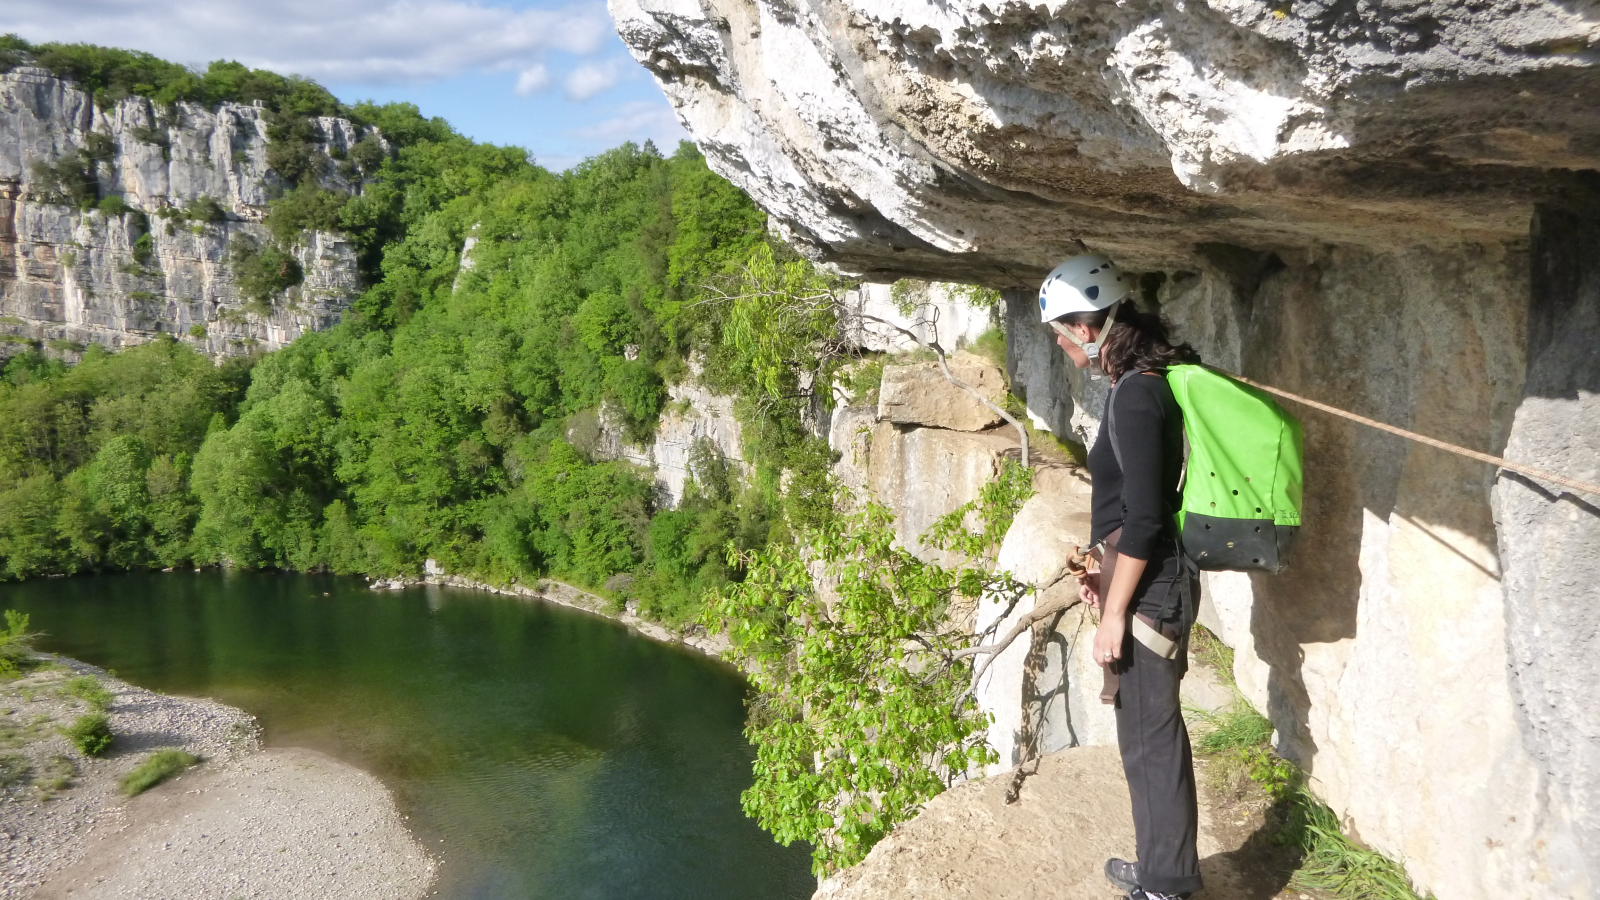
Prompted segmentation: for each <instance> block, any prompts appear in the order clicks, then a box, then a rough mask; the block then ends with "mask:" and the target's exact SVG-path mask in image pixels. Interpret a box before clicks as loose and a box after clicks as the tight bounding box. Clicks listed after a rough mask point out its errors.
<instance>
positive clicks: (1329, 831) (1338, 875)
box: [1290, 798, 1417, 900]
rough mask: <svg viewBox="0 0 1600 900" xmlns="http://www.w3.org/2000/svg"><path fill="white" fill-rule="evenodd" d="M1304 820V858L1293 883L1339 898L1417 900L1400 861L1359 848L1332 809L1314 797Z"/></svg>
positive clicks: (1300, 888)
mask: <svg viewBox="0 0 1600 900" xmlns="http://www.w3.org/2000/svg"><path fill="white" fill-rule="evenodd" d="M1305 810H1306V815H1305V819H1304V822H1303V828H1304V841H1303V843H1302V846H1303V847H1304V848H1305V850H1306V856H1305V859H1304V860H1303V861H1302V862H1301V864H1300V868H1299V870H1298V871H1296V872H1295V873H1294V878H1293V879H1292V880H1291V881H1290V886H1291V887H1293V888H1295V889H1296V890H1300V891H1312V892H1316V893H1320V894H1327V895H1332V896H1334V897H1339V898H1359V900H1415V898H1416V896H1417V895H1416V892H1415V891H1413V890H1412V889H1411V881H1410V880H1409V879H1407V878H1406V873H1405V870H1404V869H1402V868H1401V867H1400V864H1399V863H1397V862H1395V861H1394V860H1392V859H1389V858H1388V857H1386V856H1384V855H1383V854H1381V853H1376V852H1374V851H1372V850H1368V849H1366V848H1364V847H1358V846H1356V845H1355V844H1354V843H1352V842H1351V841H1350V839H1349V838H1347V837H1345V836H1344V833H1343V832H1342V831H1341V830H1340V829H1339V820H1338V819H1336V818H1335V817H1334V815H1333V810H1331V809H1328V807H1326V806H1323V805H1322V804H1321V803H1320V802H1317V801H1316V800H1315V799H1314V798H1311V799H1310V800H1309V802H1308V803H1307V804H1306V806H1305Z"/></svg>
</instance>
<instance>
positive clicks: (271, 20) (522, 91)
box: [0, 0, 688, 170]
mask: <svg viewBox="0 0 1600 900" xmlns="http://www.w3.org/2000/svg"><path fill="white" fill-rule="evenodd" d="M6 32H15V33H16V34H18V35H20V36H22V37H23V38H24V39H26V40H28V41H31V42H34V43H43V42H45V41H68V42H83V43H91V44H103V45H106V46H111V47H122V48H125V49H130V50H143V51H146V52H148V53H153V54H155V55H157V56H160V57H162V58H164V59H169V60H172V61H173V62H179V63H183V64H185V65H193V66H199V67H204V66H205V64H206V63H208V62H210V61H211V60H214V59H233V60H238V61H239V62H242V63H244V64H246V65H248V66H251V67H254V68H261V69H270V70H272V71H274V72H279V73H282V74H285V75H290V74H293V75H303V76H305V77H307V78H312V79H315V80H316V81H318V82H320V83H321V84H322V85H323V86H325V87H327V88H328V89H329V90H330V91H332V92H333V93H334V95H335V96H337V97H338V98H339V99H340V100H343V101H345V102H347V103H354V102H357V101H360V100H376V101H378V102H380V103H381V102H387V101H400V100H403V101H406V102H410V103H415V104H416V105H417V106H418V107H420V108H421V110H422V112H423V114H424V115H429V116H443V117H444V118H445V119H446V120H448V121H449V122H450V124H451V125H452V126H454V127H455V129H456V130H457V131H459V132H461V133H462V134H464V135H466V136H468V137H470V138H472V139H474V140H478V141H487V142H491V143H496V144H515V145H517V146H520V147H524V148H526V149H528V150H529V151H531V152H532V153H533V155H534V157H535V158H536V159H537V160H538V161H539V163H540V164H541V165H543V166H546V167H548V168H551V169H558V170H559V169H565V168H567V167H569V166H571V165H573V164H574V163H577V162H578V161H580V160H582V159H583V158H585V157H587V156H591V155H593V154H595V153H598V152H599V151H601V150H604V149H606V148H608V147H614V146H616V145H617V144H620V143H622V142H623V141H627V140H632V141H636V142H640V143H642V142H644V141H645V140H653V141H655V143H656V146H657V147H659V148H661V150H662V151H663V152H665V153H670V152H671V151H672V149H673V148H674V147H676V146H677V144H678V141H680V140H683V139H685V138H687V137H688V135H687V134H685V133H684V131H683V128H682V127H681V126H680V125H679V124H678V121H677V118H676V117H675V116H674V115H673V113H672V108H671V106H669V105H668V103H667V100H666V97H665V96H663V95H662V93H661V89H660V88H659V87H657V86H656V84H655V82H654V81H653V80H651V78H650V76H649V74H648V73H647V72H645V70H644V69H643V68H642V67H641V66H639V65H638V64H637V63H635V62H634V61H633V58H632V57H631V56H629V55H628V51H627V49H626V48H625V47H624V46H623V44H622V41H621V40H620V39H619V38H618V37H617V35H616V31H615V30H614V29H613V28H612V25H611V18H610V16H609V15H607V13H606V8H605V3H604V2H603V0H579V2H571V3H569V2H560V0H155V2H151V0H0V33H6Z"/></svg>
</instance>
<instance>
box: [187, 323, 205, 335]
mask: <svg viewBox="0 0 1600 900" xmlns="http://www.w3.org/2000/svg"><path fill="white" fill-rule="evenodd" d="M205 336H206V326H204V325H202V324H200V323H199V322H196V323H195V324H193V325H190V326H189V337H192V338H196V339H199V338H203V337H205Z"/></svg>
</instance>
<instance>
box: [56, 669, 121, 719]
mask: <svg viewBox="0 0 1600 900" xmlns="http://www.w3.org/2000/svg"><path fill="white" fill-rule="evenodd" d="M66 691H67V693H68V694H70V695H72V696H74V697H77V698H78V699H79V700H82V701H83V702H85V703H87V704H89V708H90V709H92V710H94V711H95V712H105V711H106V710H107V709H108V708H109V707H110V706H111V692H110V691H108V690H106V686H105V685H103V684H101V683H100V679H98V678H96V677H94V676H93V675H79V676H78V677H77V678H73V679H71V680H69V681H68V682H67V687H66Z"/></svg>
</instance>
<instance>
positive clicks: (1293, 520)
mask: <svg viewBox="0 0 1600 900" xmlns="http://www.w3.org/2000/svg"><path fill="white" fill-rule="evenodd" d="M1130 374H1131V373H1130ZM1123 381H1126V378H1123V379H1120V380H1119V381H1118V383H1119V384H1121V383H1122V382H1123ZM1167 384H1168V385H1169V386H1170V387H1171V388H1172V396H1173V397H1174V398H1175V399H1176V400H1177V401H1178V407H1179V408H1180V409H1182V410H1183V432H1184V443H1185V449H1184V455H1185V461H1184V474H1183V477H1182V479H1181V481H1180V486H1181V488H1182V494H1183V498H1182V505H1181V506H1180V507H1179V509H1178V510H1177V514H1176V515H1177V525H1178V534H1179V539H1180V541H1181V543H1182V549H1183V552H1184V555H1186V556H1187V557H1188V558H1189V559H1190V560H1191V561H1192V562H1193V563H1194V564H1195V565H1196V566H1198V567H1199V568H1201V569H1206V570H1213V571H1214V570H1219V569H1237V570H1250V569H1259V570H1265V571H1267V572H1277V571H1279V570H1280V569H1282V568H1283V566H1284V562H1285V557H1286V556H1287V555H1288V552H1289V545H1290V544H1291V543H1292V542H1293V540H1294V536H1295V533H1296V532H1297V531H1299V528H1300V505H1301V497H1300V488H1301V470H1300V465H1301V456H1302V453H1303V445H1304V439H1303V437H1302V435H1301V432H1300V422H1299V421H1298V420H1296V419H1295V417H1294V416H1291V415H1289V414H1288V413H1287V412H1285V411H1284V409H1283V407H1281V406H1279V405H1278V404H1277V402H1276V401H1274V400H1273V399H1272V398H1271V397H1270V396H1268V395H1267V394H1266V393H1265V392H1263V391H1259V390H1257V389H1255V388H1253V387H1250V386H1249V385H1246V384H1241V383H1239V382H1237V381H1234V380H1233V379H1232V378H1229V377H1228V376H1227V375H1224V374H1223V373H1221V372H1218V371H1216V370H1215V369H1208V368H1206V367H1205V366H1198V365H1179V366H1171V367H1169V368H1168V369H1167ZM1111 392H1112V395H1113V398H1114V396H1115V394H1116V388H1112V391H1111ZM1113 402H1114V400H1113ZM1110 410H1111V404H1110V402H1108V403H1107V405H1106V411H1107V415H1106V422H1107V425H1106V427H1107V432H1108V435H1109V437H1110V438H1111V448H1112V450H1113V451H1114V452H1116V454H1117V463H1118V465H1121V463H1122V453H1121V451H1120V450H1118V449H1117V432H1116V425H1115V423H1114V422H1112V420H1111V416H1110Z"/></svg>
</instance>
